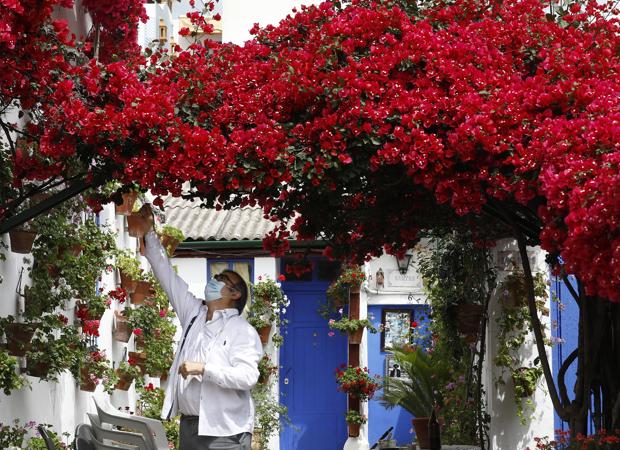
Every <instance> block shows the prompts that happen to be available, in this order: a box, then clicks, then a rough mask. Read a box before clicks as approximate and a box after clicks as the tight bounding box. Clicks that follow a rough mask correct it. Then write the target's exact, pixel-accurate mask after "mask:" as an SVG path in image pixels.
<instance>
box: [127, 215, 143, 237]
mask: <svg viewBox="0 0 620 450" xmlns="http://www.w3.org/2000/svg"><path fill="white" fill-rule="evenodd" d="M145 221H146V219H145V218H144V217H143V216H142V215H140V214H131V215H130V216H127V232H128V233H129V236H132V237H135V238H141V237H144V230H146V227H145V225H144V223H145Z"/></svg>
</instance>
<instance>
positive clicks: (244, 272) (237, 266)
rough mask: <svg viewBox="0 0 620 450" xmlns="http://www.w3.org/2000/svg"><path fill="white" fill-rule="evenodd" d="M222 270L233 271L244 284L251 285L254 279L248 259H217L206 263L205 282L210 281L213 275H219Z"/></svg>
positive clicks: (250, 261)
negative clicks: (239, 276)
mask: <svg viewBox="0 0 620 450" xmlns="http://www.w3.org/2000/svg"><path fill="white" fill-rule="evenodd" d="M223 270H234V271H235V272H237V273H238V274H239V275H241V278H243V279H244V280H245V282H246V283H248V284H250V283H252V280H253V279H254V266H253V264H252V260H248V259H231V260H222V259H217V260H213V261H208V264H207V280H210V279H211V278H212V277H213V275H216V274H218V273H221V272H222V271H223Z"/></svg>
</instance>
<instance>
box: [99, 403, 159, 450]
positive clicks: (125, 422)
mask: <svg viewBox="0 0 620 450" xmlns="http://www.w3.org/2000/svg"><path fill="white" fill-rule="evenodd" d="M93 400H94V402H95V406H96V408H97V414H98V416H99V421H100V422H101V423H102V424H103V423H109V424H112V425H116V426H119V427H125V428H129V429H132V430H136V431H137V432H139V433H141V434H142V436H143V437H144V441H145V442H146V445H147V449H148V450H168V440H167V438H166V431H165V430H164V426H163V424H162V423H161V422H160V421H159V420H155V419H150V418H148V417H140V416H130V415H129V414H125V413H122V412H120V411H116V410H113V409H112V408H104V407H103V406H102V404H100V402H99V401H97V399H96V398H94V397H93Z"/></svg>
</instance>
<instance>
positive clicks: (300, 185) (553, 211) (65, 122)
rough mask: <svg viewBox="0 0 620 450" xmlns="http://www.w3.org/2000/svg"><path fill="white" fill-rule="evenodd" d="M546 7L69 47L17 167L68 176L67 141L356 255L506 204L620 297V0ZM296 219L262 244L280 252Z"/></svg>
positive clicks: (304, 21)
mask: <svg viewBox="0 0 620 450" xmlns="http://www.w3.org/2000/svg"><path fill="white" fill-rule="evenodd" d="M5 3H6V2H5ZM5 3H2V5H5ZM22 3H23V2H19V4H22ZM127 4H128V5H129V3H127ZM131 4H132V5H133V3H131ZM134 6H135V5H134ZM4 7H5V8H6V6H4ZM92 7H93V8H95V6H92ZM547 7H548V4H547V3H544V4H543V3H541V2H539V1H537V0H521V1H508V2H507V1H503V2H497V1H495V0H492V1H485V0H457V1H455V2H451V4H450V5H445V4H439V3H436V4H430V6H429V7H427V8H426V9H424V8H422V7H420V6H413V3H412V2H405V1H397V0H392V1H389V0H382V1H379V0H377V1H370V0H354V1H352V2H350V4H348V5H347V6H341V5H340V2H337V1H331V2H325V3H323V4H321V5H319V6H312V7H307V8H302V10H301V11H299V12H297V13H296V14H295V15H292V16H289V17H287V18H286V19H284V20H283V21H282V22H281V23H280V24H279V25H277V26H269V27H266V28H264V29H262V30H261V29H260V28H258V27H255V29H254V32H255V33H256V37H255V39H254V40H252V41H249V42H247V43H246V44H245V45H244V46H242V47H241V46H235V45H231V44H223V45H221V44H215V43H208V44H207V45H206V46H205V45H200V44H196V45H194V46H192V47H190V48H189V49H188V50H187V51H184V52H179V53H178V54H177V56H176V57H175V58H174V59H170V58H168V57H167V56H166V55H165V54H155V55H153V56H151V57H150V59H149V60H148V61H143V62H144V63H145V65H144V67H145V69H144V70H143V71H141V72H140V71H139V68H138V65H136V64H135V63H132V64H125V63H123V62H122V61H118V62H112V63H110V64H97V63H94V62H92V61H91V62H90V63H88V64H82V65H77V66H76V67H75V68H74V69H71V70H67V71H66V73H69V74H70V76H66V77H62V79H59V80H57V81H56V82H55V83H56V84H55V86H54V89H53V92H51V94H48V95H49V101H47V102H44V103H43V105H42V106H41V112H42V117H45V120H41V121H40V122H37V123H36V124H35V125H33V127H34V126H36V129H34V130H33V133H32V134H33V135H34V136H35V138H33V139H31V140H29V139H26V140H25V142H26V144H24V145H25V148H26V149H27V151H22V152H21V153H20V152H19V151H18V152H16V156H15V158H14V162H15V173H16V174H18V177H17V179H19V180H22V179H23V180H31V179H40V180H44V179H48V178H49V177H50V176H60V175H62V176H65V177H67V176H71V175H72V174H73V173H74V172H75V170H74V169H72V170H73V172H72V171H71V170H69V168H68V167H67V166H66V165H65V161H67V160H68V159H69V160H73V161H78V163H79V165H78V167H81V168H82V169H83V171H84V174H85V176H87V177H88V178H89V179H97V178H98V177H101V178H103V179H111V178H115V179H118V180H121V181H122V182H124V183H133V182H135V183H138V184H139V185H140V186H142V187H143V188H145V189H146V188H150V189H152V191H153V192H154V193H155V194H156V195H164V194H167V193H172V194H174V195H180V194H181V193H182V190H181V186H182V185H183V183H184V182H187V181H189V186H190V191H189V192H188V193H187V194H188V196H193V197H199V198H202V199H203V201H204V202H205V204H206V205H207V206H210V207H216V208H222V207H234V206H239V205H241V206H243V205H246V204H260V205H261V206H262V207H263V209H264V211H265V215H266V217H268V218H271V219H273V220H274V221H277V220H280V219H284V220H292V221H293V229H294V231H295V232H296V233H297V235H298V236H299V237H300V238H315V237H322V238H325V239H328V240H329V241H331V242H332V243H333V246H332V247H333V249H331V250H330V251H333V252H334V253H333V254H334V255H336V256H338V255H339V254H340V255H342V254H348V255H349V256H352V257H356V258H357V259H363V258H364V257H367V256H368V255H376V254H379V253H380V252H381V251H382V249H383V248H385V249H387V250H388V251H390V252H394V253H399V252H403V251H404V249H406V248H408V247H411V246H412V245H413V244H414V243H415V242H416V240H417V239H418V232H419V230H420V229H423V228H426V227H432V226H436V225H437V224H446V223H448V224H449V222H450V221H452V220H457V219H458V218H464V219H466V220H475V219H476V218H479V217H482V220H487V219H486V218H489V217H492V218H495V219H496V218H498V217H499V218H501V219H502V220H503V221H504V222H505V223H507V224H510V223H512V222H514V223H516V224H517V225H518V226H519V227H520V228H521V229H522V230H525V231H526V232H527V234H528V236H529V237H530V242H539V243H541V244H542V246H543V248H545V249H546V250H548V251H549V252H550V253H552V254H553V255H557V256H561V258H562V260H563V261H564V263H565V267H566V269H567V270H568V271H570V272H572V273H575V274H576V275H578V276H579V277H580V278H581V279H582V280H583V281H584V283H585V286H586V289H587V290H588V293H590V294H596V295H599V296H603V297H607V298H610V299H612V300H620V294H618V293H619V292H620V264H618V263H619V262H620V231H619V230H620V228H619V226H618V221H619V220H620V195H619V194H620V192H619V190H620V187H619V186H620V180H619V179H618V177H619V175H618V174H619V170H618V169H619V167H618V166H619V164H620V147H619V146H620V95H619V94H620V77H619V76H618V75H619V74H618V71H619V67H620V66H619V61H620V54H619V49H620V37H619V36H620V33H618V31H619V30H618V20H617V19H616V18H615V17H616V15H617V13H618V11H615V10H614V9H613V5H612V4H609V5H607V4H605V5H597V3H596V2H594V1H593V2H589V3H587V4H584V5H579V4H572V5H570V6H569V7H568V9H566V10H553V11H551V12H549V11H547V10H546V9H545V8H547ZM132 10H137V6H136V8H133V7H132ZM93 11H94V10H93ZM16 14H17V13H16ZM93 14H94V12H93ZM2 20H4V19H2ZM102 23H103V21H102ZM2 36H4V35H2ZM0 39H2V41H1V42H2V45H4V46H5V47H7V46H10V45H12V44H11V38H10V37H1V38H0ZM13 40H14V38H13ZM0 76H4V75H0ZM19 88H20V87H19V86H16V87H15V89H19ZM35 131H36V132H35ZM37 136H40V139H39V138H38V137H37ZM489 214H490V215H489ZM459 220H460V219H459ZM287 233H289V231H287V229H286V227H285V226H282V227H279V228H278V229H277V230H276V232H274V233H273V234H271V235H269V236H267V237H266V239H265V245H266V246H267V247H268V248H270V249H272V250H273V251H274V253H276V254H277V253H281V252H282V251H284V250H286V248H287V247H286V243H283V240H282V238H284V237H287Z"/></svg>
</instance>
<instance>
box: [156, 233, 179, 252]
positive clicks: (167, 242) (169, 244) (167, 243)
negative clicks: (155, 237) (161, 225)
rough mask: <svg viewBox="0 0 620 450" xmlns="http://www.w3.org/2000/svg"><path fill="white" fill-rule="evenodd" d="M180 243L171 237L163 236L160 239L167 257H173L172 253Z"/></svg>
mask: <svg viewBox="0 0 620 450" xmlns="http://www.w3.org/2000/svg"><path fill="white" fill-rule="evenodd" d="M179 243H180V241H179V240H178V239H176V238H174V237H172V236H167V235H163V236H162V237H161V245H162V247H164V248H165V249H166V251H167V252H168V256H172V255H174V251H175V250H176V249H177V246H178V245H179Z"/></svg>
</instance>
